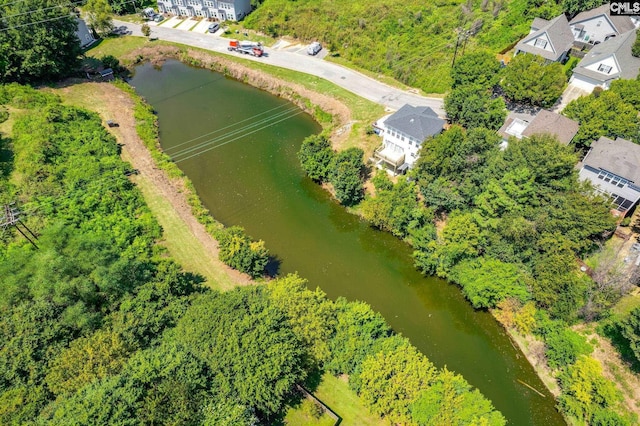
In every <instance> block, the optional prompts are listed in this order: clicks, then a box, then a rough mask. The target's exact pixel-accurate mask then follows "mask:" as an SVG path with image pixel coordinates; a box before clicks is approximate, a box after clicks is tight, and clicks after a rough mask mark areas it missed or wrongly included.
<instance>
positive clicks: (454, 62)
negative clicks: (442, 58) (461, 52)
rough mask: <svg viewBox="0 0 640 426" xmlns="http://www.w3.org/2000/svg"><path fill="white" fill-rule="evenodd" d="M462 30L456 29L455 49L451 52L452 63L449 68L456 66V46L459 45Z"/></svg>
mask: <svg viewBox="0 0 640 426" xmlns="http://www.w3.org/2000/svg"><path fill="white" fill-rule="evenodd" d="M461 32H462V30H461V29H460V28H458V35H457V36H456V48H455V50H454V51H453V61H452V62H451V68H453V66H454V65H455V64H456V55H457V54H458V45H459V44H460V33H461Z"/></svg>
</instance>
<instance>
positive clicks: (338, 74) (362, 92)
mask: <svg viewBox="0 0 640 426" xmlns="http://www.w3.org/2000/svg"><path fill="white" fill-rule="evenodd" d="M113 23H114V25H115V26H116V27H120V26H125V27H127V29H128V30H129V31H131V34H132V35H134V36H142V32H141V31H140V27H141V25H138V24H132V23H129V22H122V21H117V20H114V21H113ZM151 36H152V37H158V38H159V39H161V40H168V41H173V42H176V43H181V44H186V45H189V46H195V47H200V48H203V49H207V50H212V51H215V52H220V53H229V52H228V51H227V46H228V44H229V41H228V39H225V38H220V37H217V36H215V35H213V34H200V33H194V32H193V31H184V30H178V29H174V28H167V27H163V26H158V27H155V26H154V27H152V29H151ZM234 55H235V53H234ZM243 58H246V59H251V60H256V61H260V62H264V63H267V64H271V65H276V66H279V67H282V68H288V69H291V70H295V71H300V72H304V73H307V74H311V75H315V76H318V77H322V78H324V79H326V80H329V81H331V82H332V83H334V84H336V85H338V86H340V87H342V88H344V89H346V90H348V91H350V92H353V93H355V94H356V95H359V96H362V97H363V98H365V99H368V100H370V101H373V102H376V103H378V104H381V105H384V106H385V107H388V108H391V109H394V110H397V109H399V108H400V107H401V106H402V105H404V104H407V103H408V104H411V105H414V106H428V107H431V108H432V109H433V110H434V111H435V112H436V113H438V114H439V115H440V116H442V117H444V109H443V106H442V99H438V98H427V97H424V96H419V95H416V94H413V93H410V92H407V91H404V90H400V89H396V88H394V87H391V86H388V85H386V84H384V83H381V82H379V81H377V80H374V79H372V78H370V77H367V76H365V75H363V74H360V73H358V72H356V71H353V70H350V69H348V68H345V67H342V66H340V65H336V64H334V63H331V62H327V61H323V60H322V59H320V58H318V57H313V56H308V55H304V54H300V53H296V52H288V51H282V50H273V49H270V48H268V47H267V48H266V49H265V56H263V57H262V58H254V57H252V56H250V55H244V56H243Z"/></svg>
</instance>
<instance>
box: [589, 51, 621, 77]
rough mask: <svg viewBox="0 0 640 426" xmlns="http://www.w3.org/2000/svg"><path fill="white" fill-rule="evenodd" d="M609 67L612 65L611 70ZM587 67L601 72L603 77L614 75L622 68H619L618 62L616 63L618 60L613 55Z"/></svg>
mask: <svg viewBox="0 0 640 426" xmlns="http://www.w3.org/2000/svg"><path fill="white" fill-rule="evenodd" d="M608 67H611V70H609V68H608ZM585 69H588V70H591V71H596V72H599V73H601V74H602V77H603V79H604V78H606V77H607V76H612V75H615V74H617V73H619V72H620V70H619V69H618V64H616V60H615V58H614V56H613V55H611V56H609V57H607V58H603V59H602V60H600V61H598V62H596V63H595V64H591V65H589V66H588V67H585ZM606 71H609V72H606Z"/></svg>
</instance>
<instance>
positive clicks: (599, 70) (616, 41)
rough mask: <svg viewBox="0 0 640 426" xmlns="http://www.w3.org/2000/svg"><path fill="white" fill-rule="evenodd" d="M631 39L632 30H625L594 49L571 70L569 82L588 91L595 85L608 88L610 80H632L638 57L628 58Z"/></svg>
mask: <svg viewBox="0 0 640 426" xmlns="http://www.w3.org/2000/svg"><path fill="white" fill-rule="evenodd" d="M635 40H636V31H627V32H626V33H625V34H622V35H620V36H618V37H613V38H610V39H609V40H607V41H605V42H603V43H600V44H598V45H597V46H594V47H593V48H592V49H591V50H590V51H589V53H588V54H587V55H586V56H585V57H584V58H583V59H582V60H581V61H580V63H578V65H577V66H576V67H575V68H574V69H573V75H572V76H571V79H570V80H569V83H570V84H571V85H572V86H576V87H579V88H581V89H584V90H587V91H589V92H591V91H593V89H595V88H596V87H598V86H599V87H602V88H603V89H608V88H609V86H610V85H611V82H612V81H613V80H617V79H620V78H622V79H634V78H636V77H637V76H638V72H639V71H640V58H636V57H634V56H633V55H631V47H632V46H633V43H634V42H635Z"/></svg>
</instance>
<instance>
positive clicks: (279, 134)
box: [131, 61, 565, 426]
mask: <svg viewBox="0 0 640 426" xmlns="http://www.w3.org/2000/svg"><path fill="white" fill-rule="evenodd" d="M131 83H132V85H133V86H134V87H135V88H136V90H137V91H138V93H139V94H141V95H142V96H144V97H145V98H146V99H147V101H148V102H149V103H150V104H151V105H152V106H153V108H154V109H155V110H156V111H157V114H158V118H159V123H160V141H161V144H162V146H163V148H164V149H165V150H166V152H167V153H168V154H170V155H171V156H172V157H174V159H175V161H176V162H177V164H178V165H179V166H180V168H181V169H182V170H183V171H184V172H185V173H186V174H187V175H188V176H189V178H190V179H191V180H192V181H193V183H194V185H195V187H196V189H197V191H198V194H199V196H200V197H201V199H202V201H203V202H204V204H205V205H206V207H207V208H208V209H210V211H211V213H212V215H213V216H214V217H215V218H216V219H217V220H219V221H220V222H222V223H224V224H225V225H228V226H230V225H240V226H243V227H244V228H245V229H246V230H247V233H248V234H249V235H251V236H252V237H253V238H256V239H263V240H264V241H265V242H266V244H267V247H268V248H269V250H270V251H271V253H272V254H274V255H275V256H277V258H278V260H279V262H280V265H279V272H280V273H281V274H286V273H289V272H298V273H299V274H300V275H301V276H302V277H304V278H306V279H308V280H309V286H310V287H313V288H315V287H318V286H319V287H320V288H321V289H322V290H324V291H325V292H326V293H327V294H328V296H329V297H331V298H334V299H335V298H337V297H339V296H343V297H346V298H347V299H348V300H362V301H365V302H367V303H369V304H370V305H371V306H372V307H373V308H374V309H375V310H376V311H379V312H380V313H382V315H384V317H385V318H386V320H387V322H388V323H389V324H390V325H391V326H392V327H393V328H394V330H396V331H397V332H399V333H402V334H403V335H404V336H406V337H408V338H409V339H410V341H411V343H412V344H414V345H415V346H416V347H417V348H419V349H420V350H421V351H422V352H423V353H424V354H425V355H426V356H427V357H428V358H429V359H430V360H431V361H432V362H434V363H435V364H436V365H437V366H438V367H444V366H446V367H447V368H448V369H450V370H453V371H455V372H457V373H460V374H462V375H463V376H464V377H465V378H466V379H467V380H468V381H469V382H470V383H471V384H472V385H474V386H476V387H477V388H479V389H480V391H481V392H482V393H483V394H484V395H486V396H487V397H488V398H490V399H491V400H492V402H493V404H494V405H495V406H496V408H498V409H499V410H500V411H501V412H502V413H503V414H504V415H505V416H506V417H507V419H508V421H509V424H511V425H518V426H523V425H564V424H565V422H564V421H563V419H562V417H561V416H560V415H559V414H558V412H557V411H556V410H555V408H554V405H555V403H554V400H553V398H552V397H551V395H550V394H548V392H547V391H546V390H545V388H544V385H543V384H542V382H541V381H540V379H539V378H538V377H537V376H536V374H535V372H534V370H533V368H532V367H531V366H530V365H529V363H528V362H527V360H526V359H525V358H524V356H523V355H522V354H521V353H520V351H519V350H517V349H516V348H515V347H514V346H513V344H512V343H511V341H510V340H509V338H508V336H507V335H506V334H505V332H504V331H503V329H502V328H501V327H500V326H499V325H498V324H497V322H496V321H495V320H494V319H493V318H492V317H491V316H490V315H489V314H488V313H486V312H482V311H475V310H474V309H473V308H472V307H471V305H470V304H469V303H468V302H467V301H466V300H465V299H464V297H463V296H462V294H461V292H460V290H459V288H458V287H457V286H455V285H452V284H449V283H447V282H446V281H444V280H441V279H438V278H433V277H424V276H422V275H421V274H420V273H419V272H417V271H416V270H415V269H414V267H413V262H412V259H411V249H410V247H409V246H407V245H406V244H405V243H403V242H402V241H399V240H398V239H396V238H395V237H393V236H392V235H390V234H387V233H384V232H380V231H377V230H374V229H372V228H370V227H369V226H368V225H367V223H365V222H364V221H362V220H360V219H359V218H357V217H356V216H354V215H351V214H349V213H347V212H346V210H345V209H344V208H343V207H341V206H340V205H338V204H337V203H336V202H335V201H333V200H331V198H330V197H329V195H328V194H327V193H326V192H325V191H324V190H322V188H320V187H319V186H318V185H316V184H314V183H313V182H312V181H310V180H309V179H307V178H306V177H305V176H304V174H303V172H302V170H301V169H300V166H299V164H298V160H297V158H296V153H297V151H298V149H299V147H300V144H301V142H302V140H303V139H304V138H305V137H306V136H308V135H310V134H313V133H318V132H319V131H320V127H319V126H318V124H317V123H315V122H314V121H313V119H312V118H311V117H310V116H309V115H307V114H304V113H302V112H301V111H300V110H299V109H297V108H296V107H295V106H294V105H292V104H290V103H288V102H287V101H284V100H282V99H279V98H277V97H274V96H272V95H270V94H269V93H266V92H263V91H260V90H258V89H255V88H253V87H250V86H248V85H246V84H243V83H240V82H238V81H235V80H232V79H229V78H226V77H224V76H222V75H221V74H217V73H213V72H211V71H208V70H203V69H197V68H192V67H188V66H186V65H184V64H182V63H180V62H176V61H168V62H166V63H165V64H164V66H163V67H162V68H161V69H158V68H154V67H152V66H151V65H149V64H145V65H141V66H139V67H138V68H137V69H136V73H135V77H134V78H133V79H132V80H131ZM519 380H520V381H523V382H525V383H527V384H529V385H531V386H533V387H534V388H536V389H538V390H540V391H542V392H544V394H545V397H541V396H540V395H538V394H537V393H535V392H533V391H531V390H529V389H528V388H527V387H525V386H523V385H522V384H521V383H519Z"/></svg>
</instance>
